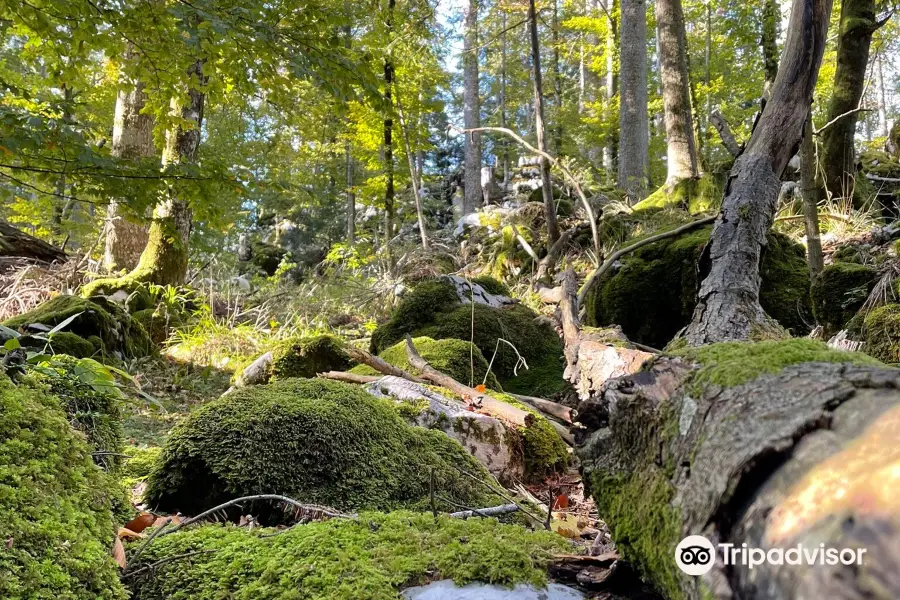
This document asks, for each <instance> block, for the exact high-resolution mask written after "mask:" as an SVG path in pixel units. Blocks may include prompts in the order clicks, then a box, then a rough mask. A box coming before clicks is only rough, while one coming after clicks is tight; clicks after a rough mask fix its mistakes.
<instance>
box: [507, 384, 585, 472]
mask: <svg viewBox="0 0 900 600" xmlns="http://www.w3.org/2000/svg"><path fill="white" fill-rule="evenodd" d="M490 394H491V396H493V397H494V398H496V399H497V400H502V401H503V402H506V403H507V404H512V405H513V406H517V407H518V408H521V409H522V410H524V411H526V412H528V413H531V415H532V416H533V417H534V419H533V420H532V421H531V423H530V424H529V425H528V427H525V428H524V429H519V430H515V433H516V434H518V435H520V436H521V437H522V455H523V457H524V459H525V477H526V478H528V479H530V480H532V481H543V480H544V479H546V478H547V477H548V476H550V475H552V474H554V473H562V472H564V471H565V470H566V467H568V465H569V447H568V446H567V445H566V443H565V442H564V441H563V439H562V438H561V437H559V434H558V433H557V432H556V430H555V429H554V428H553V426H552V425H551V424H550V422H549V421H548V420H547V418H546V417H545V416H544V415H542V414H541V413H539V412H538V411H536V410H534V409H533V408H531V407H530V406H527V405H525V404H522V403H521V402H519V401H518V400H516V399H515V398H514V397H513V396H510V395H509V394H503V393H497V392H493V391H492V392H490Z"/></svg>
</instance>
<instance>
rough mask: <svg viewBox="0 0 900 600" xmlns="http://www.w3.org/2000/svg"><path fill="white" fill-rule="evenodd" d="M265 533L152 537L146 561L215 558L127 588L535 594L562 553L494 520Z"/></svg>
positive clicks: (250, 593) (241, 596) (155, 593)
mask: <svg viewBox="0 0 900 600" xmlns="http://www.w3.org/2000/svg"><path fill="white" fill-rule="evenodd" d="M265 533H266V532H263V533H262V534H260V533H257V532H253V533H250V532H247V531H246V530H245V529H238V528H236V527H229V526H225V527H222V526H217V525H208V526H204V527H200V528H195V529H191V530H188V531H185V532H183V533H177V534H175V535H170V536H166V537H163V538H160V539H159V541H158V542H154V544H153V545H152V546H151V547H150V548H148V549H147V550H146V551H145V554H144V556H143V560H144V561H145V562H147V563H151V562H154V561H159V560H163V559H165V558H167V557H171V556H176V555H179V554H184V553H187V552H191V551H193V550H194V549H197V548H203V549H209V550H214V551H215V552H213V553H209V554H203V555H198V556H195V557H194V558H192V559H191V560H189V561H172V562H170V563H168V564H166V565H165V566H163V567H162V568H161V569H160V570H159V571H158V573H156V576H155V577H154V576H149V577H141V578H136V579H135V580H133V583H131V584H130V585H131V589H132V591H133V592H134V594H135V598H138V599H140V600H157V599H158V600H163V599H172V600H178V599H181V598H184V599H187V598H190V599H191V600H216V599H218V598H221V594H222V593H227V594H228V597H229V598H234V600H250V599H253V600H265V599H273V600H274V599H276V598H279V599H280V598H285V594H286V593H287V592H286V590H290V592H289V593H290V594H291V595H296V597H297V598H304V599H307V600H356V599H358V598H366V599H368V600H395V599H398V598H400V590H401V589H403V588H404V587H408V586H413V585H422V584H425V583H428V582H429V581H433V580H435V579H452V580H453V581H455V582H456V583H458V584H459V585H465V584H467V583H470V582H473V581H484V582H488V583H494V584H499V585H513V584H516V583H531V584H534V585H538V586H541V585H544V584H546V582H547V575H546V565H547V563H548V561H549V559H550V557H551V555H552V554H553V553H559V552H565V551H567V550H568V549H569V544H568V542H566V541H565V540H564V539H563V538H561V537H560V536H558V535H556V534H552V533H549V532H545V531H540V532H530V531H527V530H525V529H524V528H522V527H519V526H514V525H502V524H500V523H498V522H497V521H496V520H495V519H470V520H461V519H450V518H448V517H446V516H441V517H439V518H438V519H437V520H435V519H434V518H433V517H432V516H431V515H426V514H416V513H409V512H396V513H389V514H380V513H364V514H362V515H360V519H359V521H347V520H340V519H334V520H330V521H325V522H315V523H309V524H307V525H303V526H301V527H294V528H292V529H290V530H288V531H285V532H283V533H279V534H278V535H276V536H275V537H268V538H266V537H263V535H265ZM226 590H227V591H226Z"/></svg>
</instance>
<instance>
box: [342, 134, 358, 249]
mask: <svg viewBox="0 0 900 600" xmlns="http://www.w3.org/2000/svg"><path fill="white" fill-rule="evenodd" d="M344 173H345V176H346V180H345V182H344V183H345V185H346V190H345V191H344V202H345V209H344V212H345V213H346V218H347V244H348V245H350V246H352V245H353V244H355V243H356V194H355V193H354V192H353V153H352V151H351V146H350V142H349V141H347V142H344Z"/></svg>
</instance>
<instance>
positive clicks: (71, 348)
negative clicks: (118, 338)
mask: <svg viewBox="0 0 900 600" xmlns="http://www.w3.org/2000/svg"><path fill="white" fill-rule="evenodd" d="M42 343H43V341H42V340H37V339H35V346H39V345H41V344H42ZM23 345H26V346H27V345H28V338H27V337H26V339H25V341H24V343H23ZM47 350H48V352H52V353H53V354H66V355H68V356H74V357H76V358H87V357H89V356H93V355H94V354H95V353H98V352H99V350H100V348H99V347H95V346H94V343H93V341H92V340H90V339H85V338H83V337H81V336H80V335H77V334H74V333H72V332H69V331H58V332H56V333H54V334H53V335H52V336H51V337H50V343H49V344H48V349H47Z"/></svg>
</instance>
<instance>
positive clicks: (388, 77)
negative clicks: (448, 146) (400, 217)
mask: <svg viewBox="0 0 900 600" xmlns="http://www.w3.org/2000/svg"><path fill="white" fill-rule="evenodd" d="M395 6H396V2H395V0H388V14H387V19H386V21H387V40H388V47H389V48H390V43H391V39H392V37H393V33H394V7H395ZM393 83H394V61H393V58H392V57H391V51H390V50H388V55H387V57H386V58H385V59H384V140H383V144H382V153H383V158H384V178H385V188H384V247H385V251H386V252H387V253H388V256H389V257H390V247H389V246H390V243H391V240H392V239H394V220H395V208H394V140H393V133H394V103H393V100H392V99H391V93H392V90H393ZM389 261H390V258H389Z"/></svg>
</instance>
